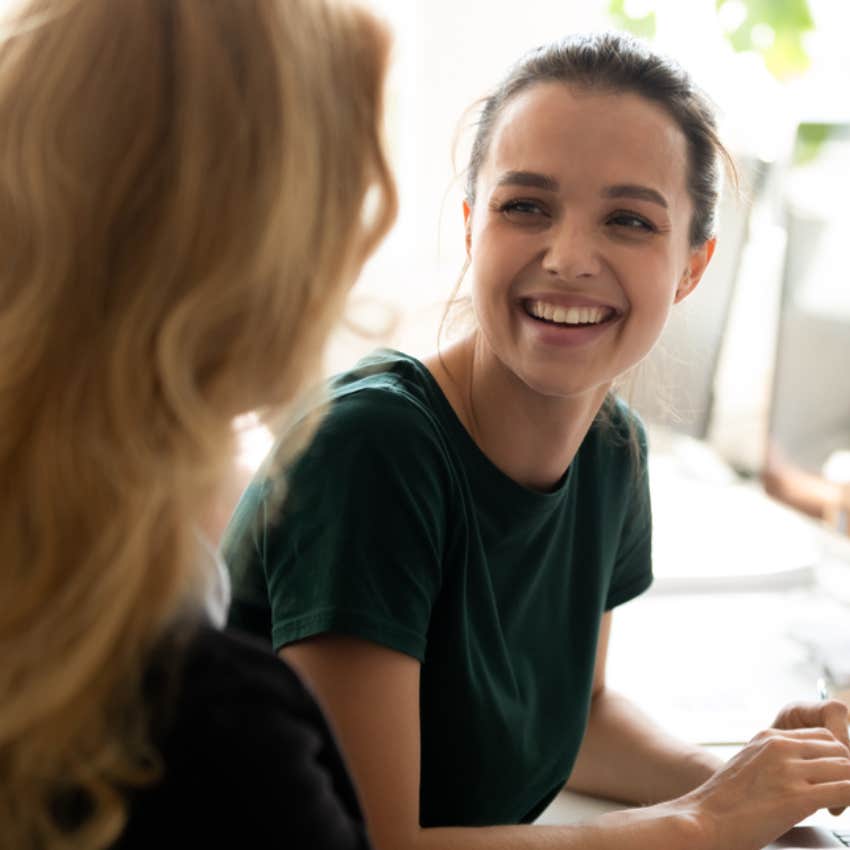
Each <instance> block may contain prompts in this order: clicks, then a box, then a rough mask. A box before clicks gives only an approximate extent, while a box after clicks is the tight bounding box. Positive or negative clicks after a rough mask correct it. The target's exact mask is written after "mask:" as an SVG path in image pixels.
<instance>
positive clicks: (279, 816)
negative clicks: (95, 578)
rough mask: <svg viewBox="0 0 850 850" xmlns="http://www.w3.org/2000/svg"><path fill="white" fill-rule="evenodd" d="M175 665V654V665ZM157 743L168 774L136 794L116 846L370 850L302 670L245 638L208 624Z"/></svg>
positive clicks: (157, 688) (187, 659) (125, 849)
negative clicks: (302, 679) (300, 675)
mask: <svg viewBox="0 0 850 850" xmlns="http://www.w3.org/2000/svg"><path fill="white" fill-rule="evenodd" d="M164 657H166V658H167V654H166V655H165V656H164ZM182 658H183V662H182V665H183V666H182V667H181V668H179V669H180V675H179V676H178V678H177V684H176V687H174V688H172V689H171V693H172V698H166V699H163V695H164V694H165V693H166V692H167V691H168V689H167V688H165V687H164V686H163V683H164V681H165V680H164V677H163V676H162V675H161V674H158V673H157V669H158V668H159V669H160V670H165V669H168V668H169V666H173V657H172V658H171V662H172V663H171V664H160V665H154V668H153V669H154V673H153V675H152V677H150V678H151V681H153V682H154V686H153V691H154V692H155V693H157V696H156V700H157V701H159V702H162V703H163V704H165V705H169V706H170V710H169V713H168V714H167V715H164V716H161V717H160V722H159V731H158V732H155V740H156V741H157V743H158V744H159V749H160V752H161V753H162V756H163V760H164V765H165V773H164V777H163V779H162V781H161V782H159V783H158V784H156V785H154V786H151V787H149V788H145V789H143V790H141V791H138V792H135V793H134V794H133V795H132V796H131V806H130V820H129V823H128V825H127V828H126V830H125V832H124V833H123V835H122V838H121V840H120V841H119V842H118V843H117V844H116V845H115V847H116V848H121V850H129V848H145V850H150V848H154V847H155V848H170V847H185V848H196V847H197V848H203V850H207V848H212V847H228V848H240V850H241V848H254V847H270V846H279V847H282V848H287V850H301V848H303V850H324V848H327V850H368V848H369V847H370V846H371V845H370V843H369V841H368V839H367V837H366V828H365V825H364V822H363V816H362V814H361V811H360V807H359V805H358V802H357V798H356V795H355V792H354V788H353V786H352V784H351V781H350V779H349V778H348V774H347V772H346V769H345V766H344V764H343V762H342V758H341V756H340V753H339V750H338V749H337V747H336V744H335V743H334V740H333V737H332V735H331V732H330V730H329V728H328V725H327V723H326V722H325V719H324V717H323V716H322V714H321V712H320V711H319V708H318V706H317V705H316V702H315V700H314V699H313V698H312V696H310V694H309V693H308V692H307V691H306V689H305V688H304V686H303V685H302V684H301V682H300V680H299V679H298V677H297V676H296V675H295V674H294V673H293V671H292V670H291V669H290V668H289V667H288V666H287V665H286V664H284V663H283V662H282V661H281V660H280V659H279V658H277V657H276V656H275V655H274V654H273V653H272V652H271V651H270V650H269V648H268V646H267V645H266V646H263V645H262V644H260V643H259V642H255V641H254V640H253V639H251V638H248V637H246V636H243V635H240V634H239V633H238V632H233V631H224V632H220V631H217V630H215V629H213V628H212V627H211V626H207V625H204V626H201V627H200V629H199V631H198V632H197V634H196V635H194V636H193V637H192V639H191V642H190V643H189V645H188V646H187V647H186V649H185V655H182Z"/></svg>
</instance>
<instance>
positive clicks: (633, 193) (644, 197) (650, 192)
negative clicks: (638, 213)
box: [602, 183, 668, 210]
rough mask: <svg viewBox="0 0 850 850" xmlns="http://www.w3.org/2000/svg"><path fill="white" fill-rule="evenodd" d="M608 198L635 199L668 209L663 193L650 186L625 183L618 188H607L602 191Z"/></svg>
mask: <svg viewBox="0 0 850 850" xmlns="http://www.w3.org/2000/svg"><path fill="white" fill-rule="evenodd" d="M602 195H603V196H604V197H606V198H635V199H636V200H639V201H649V202H650V203H653V204H658V206H660V207H664V209H665V210H666V209H667V206H668V205H667V199H666V198H665V197H664V195H662V194H661V192H658V191H656V190H655V189H650V188H649V186H637V185H635V184H633V183H623V184H621V185H617V186H606V187H605V188H604V189H603V190H602Z"/></svg>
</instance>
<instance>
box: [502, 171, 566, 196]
mask: <svg viewBox="0 0 850 850" xmlns="http://www.w3.org/2000/svg"><path fill="white" fill-rule="evenodd" d="M496 185H497V186H530V187H531V188H533V189H544V190H546V191H547V192H557V191H558V189H559V186H558V181H557V180H555V178H554V177H548V176H547V175H545V174H538V173H537V172H536V171H506V172H505V173H504V174H502V176H501V177H499V179H498V181H497V183H496Z"/></svg>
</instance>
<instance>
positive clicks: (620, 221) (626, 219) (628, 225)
mask: <svg viewBox="0 0 850 850" xmlns="http://www.w3.org/2000/svg"><path fill="white" fill-rule="evenodd" d="M608 223H609V224H614V225H616V226H617V227H622V228H623V229H625V230H638V231H640V230H643V231H646V232H648V233H654V232H655V231H656V230H657V228H656V227H655V225H653V224H652V223H651V222H649V221H647V220H646V219H645V218H643V217H641V216H639V215H635V214H634V213H627V212H619V213H614V215H612V216H611V217H610V218H609V219H608Z"/></svg>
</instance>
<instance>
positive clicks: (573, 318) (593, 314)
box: [527, 301, 610, 325]
mask: <svg viewBox="0 0 850 850" xmlns="http://www.w3.org/2000/svg"><path fill="white" fill-rule="evenodd" d="M527 309H528V312H529V313H530V314H531V315H532V316H534V317H535V318H537V319H546V321H548V322H555V323H556V324H559V325H596V324H599V322H601V321H603V320H604V319H606V318H608V315H609V312H610V311H609V309H608V308H607V307H559V306H556V305H554V304H547V303H546V302H545V301H531V302H528V306H527Z"/></svg>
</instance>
